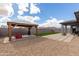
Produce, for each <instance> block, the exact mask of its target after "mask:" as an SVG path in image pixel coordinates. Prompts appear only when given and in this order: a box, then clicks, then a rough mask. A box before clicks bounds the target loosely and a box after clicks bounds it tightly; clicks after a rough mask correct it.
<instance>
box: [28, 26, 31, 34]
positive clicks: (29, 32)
mask: <svg viewBox="0 0 79 59" xmlns="http://www.w3.org/2000/svg"><path fill="white" fill-rule="evenodd" d="M28 35H31V27H28Z"/></svg>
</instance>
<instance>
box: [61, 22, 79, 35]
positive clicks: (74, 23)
mask: <svg viewBox="0 0 79 59" xmlns="http://www.w3.org/2000/svg"><path fill="white" fill-rule="evenodd" d="M60 24H62V30H63V31H62V32H63V34H65V35H66V34H67V26H70V29H71V32H72V29H73V28H74V27H75V26H76V27H77V26H79V22H77V21H75V20H73V21H67V22H62V23H60Z"/></svg>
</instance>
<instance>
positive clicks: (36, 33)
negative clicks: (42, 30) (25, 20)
mask: <svg viewBox="0 0 79 59" xmlns="http://www.w3.org/2000/svg"><path fill="white" fill-rule="evenodd" d="M35 28H36V36H37V35H38V26H35Z"/></svg>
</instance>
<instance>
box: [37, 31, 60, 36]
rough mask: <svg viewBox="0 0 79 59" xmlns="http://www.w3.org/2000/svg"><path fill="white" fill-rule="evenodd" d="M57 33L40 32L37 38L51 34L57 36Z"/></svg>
mask: <svg viewBox="0 0 79 59" xmlns="http://www.w3.org/2000/svg"><path fill="white" fill-rule="evenodd" d="M57 33H59V32H41V33H38V36H46V35H51V34H57Z"/></svg>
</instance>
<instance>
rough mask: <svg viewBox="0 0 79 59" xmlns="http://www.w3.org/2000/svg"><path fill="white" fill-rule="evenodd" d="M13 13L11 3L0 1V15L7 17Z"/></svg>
mask: <svg viewBox="0 0 79 59" xmlns="http://www.w3.org/2000/svg"><path fill="white" fill-rule="evenodd" d="M13 14H14V10H13V8H12V4H11V3H0V16H2V17H4V16H5V17H9V16H12V15H13Z"/></svg>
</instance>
